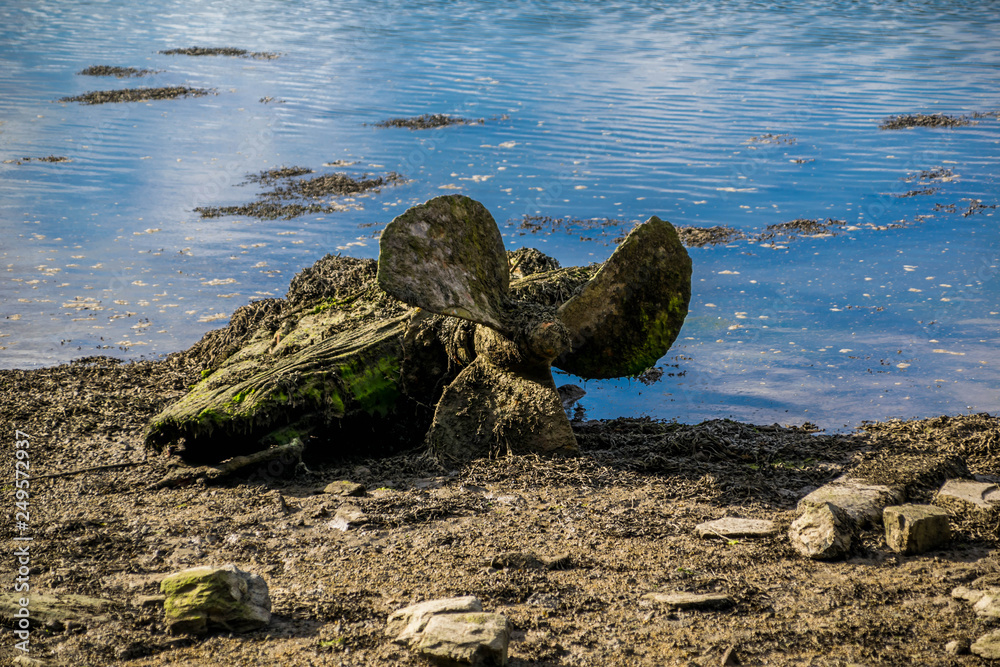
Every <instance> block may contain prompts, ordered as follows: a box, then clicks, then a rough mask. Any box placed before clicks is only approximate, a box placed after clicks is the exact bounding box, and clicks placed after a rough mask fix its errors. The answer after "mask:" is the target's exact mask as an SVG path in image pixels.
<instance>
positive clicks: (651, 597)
mask: <svg viewBox="0 0 1000 667" xmlns="http://www.w3.org/2000/svg"><path fill="white" fill-rule="evenodd" d="M642 599H643V600H646V601H648V602H656V603H658V604H663V605H667V606H668V607H673V608H674V609H725V608H727V607H732V606H733V599H732V598H731V597H729V596H728V595H726V594H725V593H685V592H683V591H682V592H676V593H666V592H659V591H657V592H653V593H646V594H645V595H643V596H642Z"/></svg>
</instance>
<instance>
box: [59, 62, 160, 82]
mask: <svg viewBox="0 0 1000 667" xmlns="http://www.w3.org/2000/svg"><path fill="white" fill-rule="evenodd" d="M162 71H163V70H158V69H140V68H138V67H117V66H114V65H91V66H90V67H88V68H86V69H83V70H80V71H79V72H77V74H78V75H80V76H113V77H117V78H119V79H128V78H131V77H138V76H148V75H150V74H157V73H158V72H162Z"/></svg>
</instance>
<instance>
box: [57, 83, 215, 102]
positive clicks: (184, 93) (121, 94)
mask: <svg viewBox="0 0 1000 667" xmlns="http://www.w3.org/2000/svg"><path fill="white" fill-rule="evenodd" d="M214 94H215V93H214V91H212V90H208V89H205V88H189V87H188V86H164V87H162V88H123V89H121V90H96V91H93V92H89V93H84V94H83V95H74V96H72V97H61V98H59V101H60V102H80V103H82V104H110V103H113V102H145V101H147V100H172V99H176V98H178V97H204V96H205V95H214Z"/></svg>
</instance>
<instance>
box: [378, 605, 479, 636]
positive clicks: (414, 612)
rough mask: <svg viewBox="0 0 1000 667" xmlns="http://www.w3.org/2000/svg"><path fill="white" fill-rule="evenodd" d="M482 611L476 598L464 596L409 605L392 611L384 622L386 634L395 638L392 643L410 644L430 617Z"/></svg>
mask: <svg viewBox="0 0 1000 667" xmlns="http://www.w3.org/2000/svg"><path fill="white" fill-rule="evenodd" d="M482 610H483V604H482V603H481V602H480V601H479V599H478V598H476V597H473V596H471V595H466V596H463V597H457V598H444V599H442V600H428V601H427V602H419V603H417V604H411V605H410V606H409V607H404V608H403V609H399V610H397V611H394V612H393V613H392V614H391V615H390V616H389V619H388V620H387V621H386V629H385V631H386V633H388V634H390V635H392V636H393V637H395V639H394V640H393V641H395V642H396V643H398V644H410V643H412V642H413V641H414V640H415V639H416V638H417V637H418V636H419V635H420V633H421V632H423V631H424V628H425V627H426V626H427V622H428V621H429V620H430V619H431V617H432V616H435V615H438V614H461V613H467V612H479V611H482Z"/></svg>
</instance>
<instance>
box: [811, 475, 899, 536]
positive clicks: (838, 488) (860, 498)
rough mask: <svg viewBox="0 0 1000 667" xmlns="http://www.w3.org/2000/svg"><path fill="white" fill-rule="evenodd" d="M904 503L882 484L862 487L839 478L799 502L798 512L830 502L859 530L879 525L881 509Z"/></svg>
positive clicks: (892, 489)
mask: <svg viewBox="0 0 1000 667" xmlns="http://www.w3.org/2000/svg"><path fill="white" fill-rule="evenodd" d="M902 501H903V494H902V492H901V491H900V490H898V489H894V488H892V487H889V486H883V485H881V484H864V483H862V482H858V481H856V480H852V479H850V478H848V477H846V476H845V477H839V478H837V479H835V480H834V481H832V482H830V483H829V484H824V485H823V486H821V487H819V488H818V489H816V490H815V491H813V492H812V493H810V494H809V495H807V496H806V497H805V498H803V499H802V500H800V501H799V504H798V509H799V511H802V510H804V509H805V508H806V507H808V506H810V505H812V506H819V505H822V504H824V503H830V504H832V505H835V506H837V507H839V508H840V509H842V510H843V511H844V512H846V513H847V516H848V517H850V519H851V521H852V522H853V523H854V524H855V525H856V526H858V527H864V526H869V525H870V526H881V525H882V510H883V509H884V508H886V507H887V506H889V505H898V504H899V503H901V502H902Z"/></svg>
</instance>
